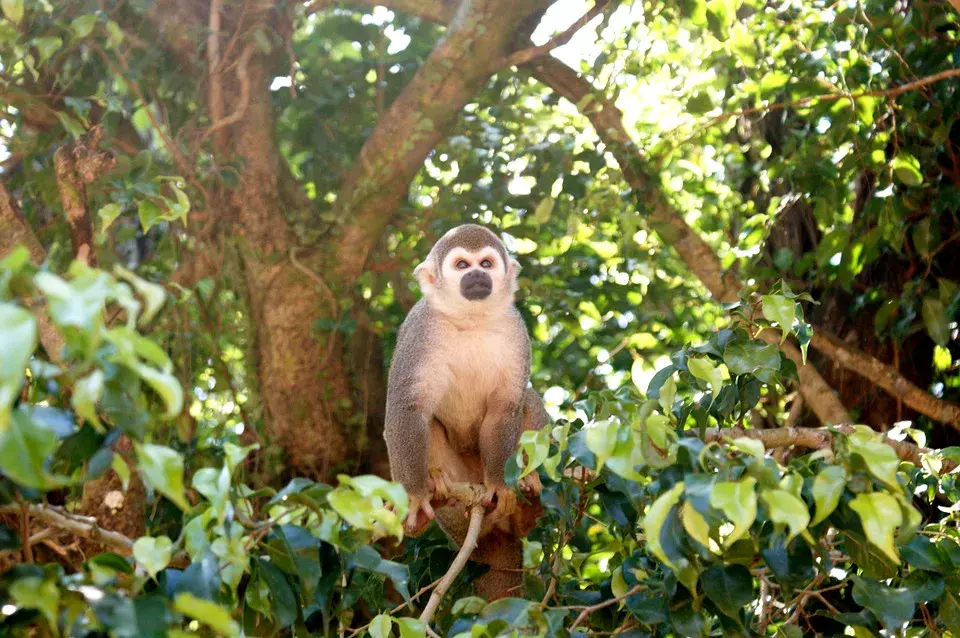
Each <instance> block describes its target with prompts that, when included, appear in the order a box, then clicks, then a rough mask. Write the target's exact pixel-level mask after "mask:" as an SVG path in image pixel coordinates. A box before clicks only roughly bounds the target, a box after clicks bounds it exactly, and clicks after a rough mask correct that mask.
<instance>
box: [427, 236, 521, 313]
mask: <svg viewBox="0 0 960 638" xmlns="http://www.w3.org/2000/svg"><path fill="white" fill-rule="evenodd" d="M439 267H440V268H439V273H436V275H435V274H434V273H435V271H436V261H435V259H434V257H429V258H427V261H425V262H424V263H423V264H421V265H420V266H419V267H418V268H417V278H418V279H419V280H420V286H421V288H422V289H423V291H424V294H425V295H426V296H427V299H428V300H429V301H430V303H431V304H433V305H434V307H435V308H437V309H438V310H441V311H444V312H447V313H455V314H474V313H478V312H479V313H484V312H487V311H489V310H492V309H499V308H502V307H503V306H504V305H507V304H512V303H513V293H515V292H516V290H517V271H518V269H519V266H518V264H517V262H516V261H514V260H513V259H507V261H506V262H504V259H503V252H502V250H498V249H497V248H496V247H494V246H484V247H482V248H480V249H479V250H468V249H467V248H464V247H461V246H456V247H454V248H452V249H451V250H450V251H449V252H447V254H446V255H444V256H443V258H442V260H441V261H440V264H439ZM437 275H438V276H437Z"/></svg>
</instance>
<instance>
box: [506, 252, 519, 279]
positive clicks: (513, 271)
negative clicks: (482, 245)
mask: <svg viewBox="0 0 960 638" xmlns="http://www.w3.org/2000/svg"><path fill="white" fill-rule="evenodd" d="M507 263H508V264H509V265H508V266H507V274H508V275H510V276H511V277H516V276H517V275H519V274H520V271H521V270H522V268H521V267H520V262H519V261H517V260H516V259H513V258H512V257H511V258H510V260H509V261H508V262H507Z"/></svg>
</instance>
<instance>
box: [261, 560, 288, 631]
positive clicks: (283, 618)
mask: <svg viewBox="0 0 960 638" xmlns="http://www.w3.org/2000/svg"><path fill="white" fill-rule="evenodd" d="M256 563H257V575H258V576H259V578H258V580H259V581H260V582H261V583H263V584H264V585H266V597H267V598H268V599H269V600H270V608H269V610H266V611H268V612H269V613H270V614H271V615H272V616H273V617H274V619H275V620H276V621H277V622H278V623H279V624H280V625H281V626H283V627H289V626H290V625H292V624H293V623H294V622H295V621H296V620H297V609H298V608H299V605H298V603H297V596H296V594H295V593H294V591H293V588H292V587H291V586H290V583H289V582H288V581H287V578H286V577H285V576H284V575H283V572H282V571H280V570H279V569H278V568H277V567H276V566H275V565H273V564H271V563H270V562H269V561H265V560H263V559H261V558H258V559H257V561H256Z"/></svg>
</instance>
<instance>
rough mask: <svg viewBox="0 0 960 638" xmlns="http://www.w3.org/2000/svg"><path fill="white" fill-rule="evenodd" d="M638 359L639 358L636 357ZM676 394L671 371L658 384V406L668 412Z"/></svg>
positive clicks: (675, 381)
mask: <svg viewBox="0 0 960 638" xmlns="http://www.w3.org/2000/svg"><path fill="white" fill-rule="evenodd" d="M638 361H640V359H638ZM676 396H677V380H676V378H674V374H673V373H672V372H671V373H670V376H668V377H667V380H666V381H664V382H663V385H661V386H660V396H659V398H658V402H659V403H660V407H661V408H663V413H664V414H670V413H671V411H672V410H673V401H674V399H675V398H676Z"/></svg>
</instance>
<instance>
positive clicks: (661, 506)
mask: <svg viewBox="0 0 960 638" xmlns="http://www.w3.org/2000/svg"><path fill="white" fill-rule="evenodd" d="M683 490H684V484H683V483H682V482H681V483H677V484H676V485H674V486H673V487H672V488H670V489H669V490H667V491H666V492H664V493H663V494H661V495H660V497H659V498H658V499H657V500H655V501H654V502H653V504H652V505H651V506H650V509H649V510H647V515H646V516H644V517H643V536H644V538H645V539H646V541H647V549H649V550H650V553H651V554H653V555H654V556H656V557H657V558H659V559H660V560H661V561H662V562H663V563H664V564H665V565H667V566H669V567H671V568H673V567H674V566H673V564H672V563H671V562H670V559H669V558H667V555H666V554H665V553H664V552H663V547H662V546H661V545H660V530H661V529H662V528H663V522H664V521H665V520H666V518H667V514H669V513H670V510H671V509H673V506H674V505H676V504H677V502H678V501H679V500H680V496H681V495H682V494H683Z"/></svg>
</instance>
